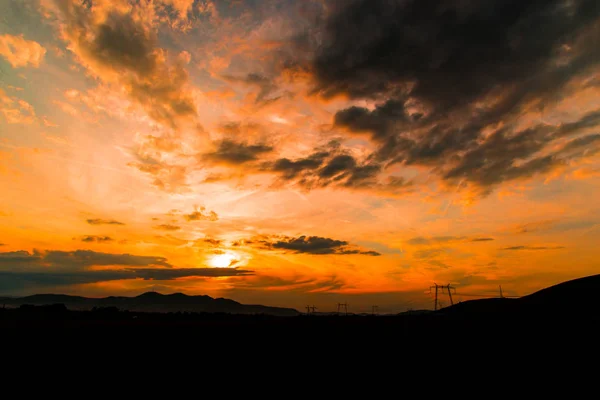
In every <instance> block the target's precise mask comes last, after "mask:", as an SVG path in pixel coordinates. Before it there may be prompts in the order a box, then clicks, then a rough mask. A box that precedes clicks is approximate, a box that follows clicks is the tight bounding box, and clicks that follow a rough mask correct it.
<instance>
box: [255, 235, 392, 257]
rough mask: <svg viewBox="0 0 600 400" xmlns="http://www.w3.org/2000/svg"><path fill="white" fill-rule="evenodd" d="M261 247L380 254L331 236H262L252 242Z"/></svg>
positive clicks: (295, 251)
mask: <svg viewBox="0 0 600 400" xmlns="http://www.w3.org/2000/svg"><path fill="white" fill-rule="evenodd" d="M246 243H254V244H256V245H258V246H259V247H263V248H267V249H273V250H286V251H290V252H293V253H306V254H317V255H324V254H342V255H346V254H362V255H368V256H380V255H381V254H379V253H378V252H376V251H366V250H362V249H359V248H356V247H355V246H352V245H350V244H349V243H348V242H346V241H343V240H335V239H330V238H324V237H319V236H299V237H297V238H293V237H287V236H282V237H260V238H257V239H255V240H253V241H251V242H246Z"/></svg>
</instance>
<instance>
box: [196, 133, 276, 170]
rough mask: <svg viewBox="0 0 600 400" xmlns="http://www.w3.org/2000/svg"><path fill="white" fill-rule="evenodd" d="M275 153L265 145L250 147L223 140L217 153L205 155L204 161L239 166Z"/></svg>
mask: <svg viewBox="0 0 600 400" xmlns="http://www.w3.org/2000/svg"><path fill="white" fill-rule="evenodd" d="M271 151H273V148H272V147H271V146H267V145H263V144H254V145H249V144H245V143H238V142H234V141H232V140H227V139H225V140H222V141H221V142H220V143H219V144H218V147H217V149H216V151H214V152H212V153H208V154H204V155H203V159H205V160H208V161H210V162H213V163H217V164H220V163H222V164H229V165H239V164H244V163H247V162H249V161H256V160H257V159H258V157H259V156H260V155H262V154H265V153H270V152H271Z"/></svg>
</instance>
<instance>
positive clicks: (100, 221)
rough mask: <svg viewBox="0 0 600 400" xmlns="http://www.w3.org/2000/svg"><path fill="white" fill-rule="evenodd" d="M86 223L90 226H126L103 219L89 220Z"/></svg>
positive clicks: (112, 220)
mask: <svg viewBox="0 0 600 400" xmlns="http://www.w3.org/2000/svg"><path fill="white" fill-rule="evenodd" d="M86 222H87V223H88V224H90V225H125V224H124V223H122V222H119V221H116V220H114V219H102V218H92V219H87V220H86Z"/></svg>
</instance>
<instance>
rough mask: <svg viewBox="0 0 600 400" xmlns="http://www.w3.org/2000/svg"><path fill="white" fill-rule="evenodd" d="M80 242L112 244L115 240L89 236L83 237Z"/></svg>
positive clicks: (108, 237) (107, 237) (106, 237)
mask: <svg viewBox="0 0 600 400" xmlns="http://www.w3.org/2000/svg"><path fill="white" fill-rule="evenodd" d="M80 240H81V241H82V242H87V243H93V242H96V243H106V242H112V241H113V240H114V239H113V238H111V237H110V236H96V235H87V236H82V237H81V238H80Z"/></svg>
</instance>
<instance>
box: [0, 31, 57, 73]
mask: <svg viewBox="0 0 600 400" xmlns="http://www.w3.org/2000/svg"><path fill="white" fill-rule="evenodd" d="M45 54H46V49H45V48H43V47H42V45H40V44H39V43H38V42H35V41H33V40H27V39H25V38H24V37H23V35H20V36H12V35H9V34H4V35H1V36H0V55H1V56H3V57H4V58H6V60H7V61H8V63H9V64H10V65H11V66H12V67H13V68H18V67H26V66H28V65H31V66H32V67H35V68H37V67H39V66H40V64H41V63H42V60H43V59H44V55H45Z"/></svg>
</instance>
